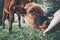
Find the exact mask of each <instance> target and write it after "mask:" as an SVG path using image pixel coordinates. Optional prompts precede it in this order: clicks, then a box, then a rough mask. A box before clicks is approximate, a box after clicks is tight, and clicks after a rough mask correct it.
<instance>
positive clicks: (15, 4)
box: [2, 0, 31, 33]
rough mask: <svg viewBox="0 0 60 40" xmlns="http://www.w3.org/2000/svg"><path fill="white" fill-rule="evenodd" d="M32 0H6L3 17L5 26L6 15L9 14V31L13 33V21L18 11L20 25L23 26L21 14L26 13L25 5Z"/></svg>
mask: <svg viewBox="0 0 60 40" xmlns="http://www.w3.org/2000/svg"><path fill="white" fill-rule="evenodd" d="M30 2H31V0H4V8H3V17H2V25H3V28H4V26H5V23H4V22H5V16H6V15H9V19H8V20H9V31H8V33H12V23H13V20H14V13H17V15H18V21H19V27H21V24H20V16H22V14H23V15H24V14H25V12H26V11H25V9H24V7H25V5H26V4H27V3H30Z"/></svg>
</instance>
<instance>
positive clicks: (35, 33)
mask: <svg viewBox="0 0 60 40" xmlns="http://www.w3.org/2000/svg"><path fill="white" fill-rule="evenodd" d="M8 27H9V26H8V25H6V26H5V29H2V26H0V40H60V32H56V33H52V34H50V35H48V36H46V37H44V36H43V34H42V33H43V31H41V30H39V29H36V28H32V27H31V26H30V25H27V24H22V28H21V29H20V28H19V27H18V24H17V23H14V24H13V29H12V34H8V33H7V32H8Z"/></svg>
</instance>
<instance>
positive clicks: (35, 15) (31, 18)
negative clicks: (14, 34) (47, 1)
mask: <svg viewBox="0 0 60 40" xmlns="http://www.w3.org/2000/svg"><path fill="white" fill-rule="evenodd" d="M47 20H49V19H48V18H47V16H45V15H44V9H43V8H42V6H41V5H39V4H36V3H29V4H28V5H27V7H26V15H25V21H26V22H27V23H28V24H29V25H31V26H32V27H33V28H38V29H41V30H45V29H46V28H47V25H48V24H49V22H48V21H47Z"/></svg>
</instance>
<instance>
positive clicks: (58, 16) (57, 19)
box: [43, 9, 60, 36]
mask: <svg viewBox="0 0 60 40" xmlns="http://www.w3.org/2000/svg"><path fill="white" fill-rule="evenodd" d="M55 27H56V28H57V27H58V28H59V27H60V9H59V10H58V11H56V12H55V13H54V17H53V19H52V20H51V22H50V24H49V25H48V28H47V29H45V31H44V32H43V36H46V35H47V34H48V32H49V31H51V30H52V29H53V28H55Z"/></svg>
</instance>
